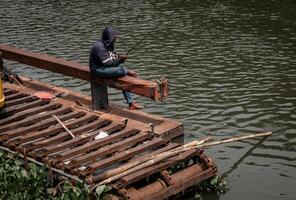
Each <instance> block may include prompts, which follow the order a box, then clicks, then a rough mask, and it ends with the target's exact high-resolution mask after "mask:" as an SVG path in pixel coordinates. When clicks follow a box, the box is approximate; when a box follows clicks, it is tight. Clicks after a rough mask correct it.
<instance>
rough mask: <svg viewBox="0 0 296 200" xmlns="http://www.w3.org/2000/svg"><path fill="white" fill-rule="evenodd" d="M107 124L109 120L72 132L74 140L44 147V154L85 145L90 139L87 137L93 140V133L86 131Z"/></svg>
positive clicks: (96, 122) (95, 122) (93, 123)
mask: <svg viewBox="0 0 296 200" xmlns="http://www.w3.org/2000/svg"><path fill="white" fill-rule="evenodd" d="M109 123H111V121H109V120H101V121H94V122H92V123H91V124H87V125H85V126H83V127H80V128H79V129H77V130H73V132H74V134H75V135H76V137H75V138H72V139H70V140H68V141H65V142H60V143H58V144H56V145H51V146H49V147H46V148H45V149H46V152H47V154H48V155H49V154H52V153H56V152H58V151H63V150H66V149H68V148H74V147H76V146H77V145H79V144H81V143H85V142H87V141H88V140H89V139H90V137H89V136H88V135H92V137H93V138H94V137H95V135H93V134H92V133H93V132H91V133H86V132H87V131H89V130H93V129H98V128H101V127H102V126H105V125H108V124H109ZM59 135H61V134H59ZM63 139H64V140H65V138H63Z"/></svg>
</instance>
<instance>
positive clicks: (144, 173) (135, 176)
mask: <svg viewBox="0 0 296 200" xmlns="http://www.w3.org/2000/svg"><path fill="white" fill-rule="evenodd" d="M196 154H197V152H196V150H189V151H186V152H183V153H181V154H180V155H177V156H174V157H172V158H170V159H168V160H167V161H165V162H163V163H160V164H155V165H153V166H151V167H147V168H145V169H143V170H140V171H137V172H134V173H132V174H129V175H127V176H125V177H123V178H121V180H119V182H120V183H124V184H123V185H121V187H125V186H127V185H130V184H132V183H135V182H137V181H139V180H141V179H143V177H149V176H151V175H152V174H155V173H157V172H160V171H162V170H165V169H167V168H169V167H172V166H174V165H176V164H178V163H181V162H184V161H186V160H189V159H190V158H192V157H193V156H195V155H196Z"/></svg>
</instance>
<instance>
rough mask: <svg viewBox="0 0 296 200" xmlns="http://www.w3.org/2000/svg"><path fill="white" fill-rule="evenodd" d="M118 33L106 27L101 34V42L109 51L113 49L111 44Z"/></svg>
mask: <svg viewBox="0 0 296 200" xmlns="http://www.w3.org/2000/svg"><path fill="white" fill-rule="evenodd" d="M118 33H119V32H118V31H117V30H116V29H115V28H112V27H106V28H105V29H104V30H103V33H102V41H103V43H104V44H105V46H106V47H107V48H110V49H111V50H113V49H114V47H113V44H114V40H115V38H116V36H117V35H118Z"/></svg>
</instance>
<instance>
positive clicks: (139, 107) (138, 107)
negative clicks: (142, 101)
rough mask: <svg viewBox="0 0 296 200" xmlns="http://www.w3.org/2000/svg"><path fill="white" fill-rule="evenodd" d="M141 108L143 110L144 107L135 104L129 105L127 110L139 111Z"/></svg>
mask: <svg viewBox="0 0 296 200" xmlns="http://www.w3.org/2000/svg"><path fill="white" fill-rule="evenodd" d="M143 108H144V106H141V105H139V104H137V103H135V102H133V103H130V104H129V109H130V110H140V109H143Z"/></svg>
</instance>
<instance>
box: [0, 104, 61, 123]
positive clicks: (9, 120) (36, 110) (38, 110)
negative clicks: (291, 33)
mask: <svg viewBox="0 0 296 200" xmlns="http://www.w3.org/2000/svg"><path fill="white" fill-rule="evenodd" d="M60 106H62V105H61V104H52V103H49V104H45V105H41V106H37V107H35V108H31V109H28V110H25V111H21V112H18V113H16V114H14V115H12V116H9V117H6V118H4V119H0V126H2V125H5V124H6V125H9V124H10V123H13V122H16V121H18V120H22V119H24V118H26V117H30V116H34V115H36V114H38V113H42V112H45V111H47V110H52V109H55V108H56V107H60Z"/></svg>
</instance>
